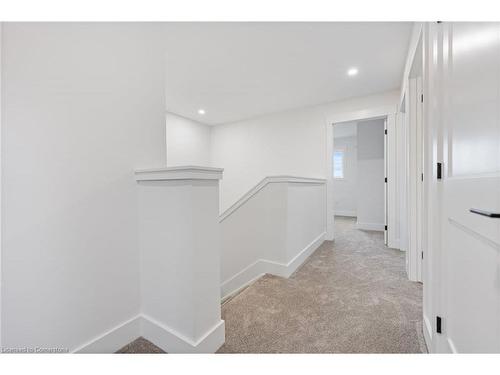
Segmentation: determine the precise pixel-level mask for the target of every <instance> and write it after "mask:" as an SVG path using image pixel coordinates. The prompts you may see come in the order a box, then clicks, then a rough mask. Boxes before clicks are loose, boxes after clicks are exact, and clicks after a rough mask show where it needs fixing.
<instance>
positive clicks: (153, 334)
mask: <svg viewBox="0 0 500 375" xmlns="http://www.w3.org/2000/svg"><path fill="white" fill-rule="evenodd" d="M141 333H142V337H144V338H145V339H146V340H149V341H151V342H152V343H153V344H155V345H156V346H158V347H159V348H161V349H163V350H164V351H166V352H167V353H215V352H216V351H217V349H219V348H220V347H221V346H222V344H224V340H225V323H224V321H223V320H220V321H219V322H218V323H216V324H215V325H214V326H213V327H212V328H211V329H209V330H208V332H207V333H205V334H204V335H203V336H202V337H201V338H200V339H199V340H198V341H196V342H193V341H191V340H190V339H188V338H187V337H185V336H183V335H182V334H180V333H179V332H176V331H175V330H173V329H171V328H169V327H167V326H165V325H164V324H162V323H160V322H158V321H156V320H154V319H153V318H151V317H150V316H147V315H144V314H143V315H142V316H141Z"/></svg>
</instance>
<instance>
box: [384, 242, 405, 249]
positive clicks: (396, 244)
mask: <svg viewBox="0 0 500 375" xmlns="http://www.w3.org/2000/svg"><path fill="white" fill-rule="evenodd" d="M387 247H389V248H391V249H396V250H399V251H404V250H403V249H401V246H400V243H399V240H395V241H393V242H392V246H389V245H387Z"/></svg>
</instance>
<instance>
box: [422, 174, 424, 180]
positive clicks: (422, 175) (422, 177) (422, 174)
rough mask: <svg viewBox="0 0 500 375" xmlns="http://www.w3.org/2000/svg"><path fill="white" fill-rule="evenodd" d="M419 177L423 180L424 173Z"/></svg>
mask: <svg viewBox="0 0 500 375" xmlns="http://www.w3.org/2000/svg"><path fill="white" fill-rule="evenodd" d="M421 179H422V181H423V180H424V174H423V173H422V174H421Z"/></svg>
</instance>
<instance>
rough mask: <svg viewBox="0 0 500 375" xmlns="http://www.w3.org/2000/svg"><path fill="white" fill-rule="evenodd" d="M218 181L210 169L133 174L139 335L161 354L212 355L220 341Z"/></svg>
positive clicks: (221, 337)
mask: <svg viewBox="0 0 500 375" xmlns="http://www.w3.org/2000/svg"><path fill="white" fill-rule="evenodd" d="M181 174H182V176H181ZM221 176H222V173H221V171H213V170H210V169H205V170H194V171H190V170H185V171H179V169H175V170H171V171H170V173H169V172H165V169H161V170H159V171H157V172H156V173H155V172H143V173H141V172H138V173H137V174H136V177H137V178H138V180H139V182H138V189H137V190H138V217H139V243H140V254H141V265H140V266H141V314H142V318H143V322H144V324H143V328H142V332H140V333H141V334H142V336H143V337H145V338H146V339H148V340H150V341H151V342H153V343H154V344H155V345H157V346H159V347H160V348H162V349H163V350H165V351H166V352H168V353H176V352H177V353H186V352H212V353H213V352H215V351H216V350H217V349H218V348H219V347H220V346H221V345H222V344H223V343H224V322H222V321H221V307H220V284H221V282H220V264H221V261H220V235H219V233H220V225H219V179H220V177H221ZM181 177H182V179H180V178H181Z"/></svg>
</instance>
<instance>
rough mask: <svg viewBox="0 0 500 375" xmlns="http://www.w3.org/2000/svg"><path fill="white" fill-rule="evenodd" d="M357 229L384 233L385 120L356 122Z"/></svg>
mask: <svg viewBox="0 0 500 375" xmlns="http://www.w3.org/2000/svg"><path fill="white" fill-rule="evenodd" d="M357 126H358V135H357V137H358V180H357V181H358V184H357V185H358V211H357V214H358V216H357V217H358V221H357V224H358V227H359V228H361V229H372V230H383V229H384V221H385V220H384V120H380V119H379V120H369V121H361V122H358V125H357Z"/></svg>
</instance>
